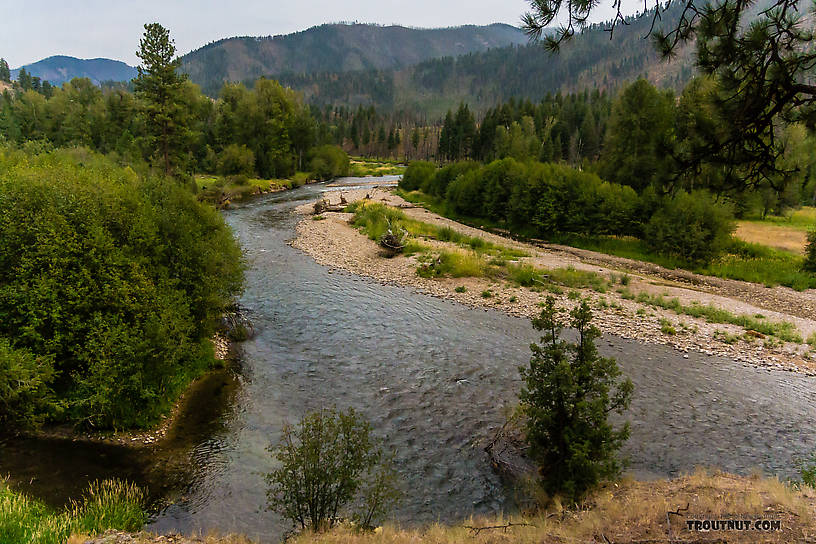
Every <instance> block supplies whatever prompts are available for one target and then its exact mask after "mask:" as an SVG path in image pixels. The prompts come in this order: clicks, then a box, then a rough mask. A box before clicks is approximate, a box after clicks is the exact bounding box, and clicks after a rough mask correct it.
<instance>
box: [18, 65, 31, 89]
mask: <svg viewBox="0 0 816 544" xmlns="http://www.w3.org/2000/svg"><path fill="white" fill-rule="evenodd" d="M17 83H19V84H20V88H22V89H23V90H24V91H30V90H31V76H30V75H29V73H28V72H26V69H25V68H20V73H19V74H17Z"/></svg>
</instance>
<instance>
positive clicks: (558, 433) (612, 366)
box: [519, 297, 632, 500]
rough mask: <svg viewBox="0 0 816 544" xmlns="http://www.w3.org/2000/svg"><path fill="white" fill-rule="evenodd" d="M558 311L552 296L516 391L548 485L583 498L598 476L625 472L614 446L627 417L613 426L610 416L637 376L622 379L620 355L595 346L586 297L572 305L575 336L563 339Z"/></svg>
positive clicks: (621, 406)
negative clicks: (572, 339)
mask: <svg viewBox="0 0 816 544" xmlns="http://www.w3.org/2000/svg"><path fill="white" fill-rule="evenodd" d="M559 313H560V310H558V309H557V308H556V306H555V299H554V298H553V297H547V301H546V303H545V306H544V309H543V310H542V311H541V315H540V316H539V317H538V318H535V319H533V327H534V328H535V329H536V330H538V331H543V336H542V338H541V343H540V344H532V345H531V346H530V349H531V350H532V352H533V355H532V357H531V359H530V364H529V366H528V367H521V368H520V369H519V370H520V371H521V375H522V378H523V379H524V381H525V385H524V387H523V388H522V390H521V393H520V395H519V398H520V400H521V406H522V410H523V411H524V414H525V415H526V416H527V433H526V439H527V442H528V444H529V445H530V453H531V455H532V457H533V459H534V460H535V461H536V462H537V463H538V465H539V467H540V472H541V476H542V481H543V484H544V487H545V489H546V490H547V492H548V493H550V494H560V495H562V496H565V497H566V498H567V499H570V500H580V499H581V498H582V497H583V496H584V495H585V493H586V492H587V491H589V490H590V489H592V488H593V487H594V486H595V485H597V484H598V483H599V482H600V481H601V480H603V479H607V478H612V477H615V476H617V475H618V474H619V473H620V470H621V464H620V462H619V461H618V460H617V459H616V457H615V454H616V452H617V450H618V449H620V447H621V446H622V445H623V443H624V442H625V441H626V439H627V438H628V437H629V424H628V423H626V424H624V425H623V426H621V427H620V428H618V429H615V428H614V427H613V426H612V425H611V424H610V423H609V421H608V420H607V416H608V414H609V413H610V412H613V411H614V412H617V413H622V412H623V411H624V410H625V409H626V408H627V407H628V406H629V402H630V400H631V396H632V382H631V381H630V380H629V379H626V380H623V381H620V380H619V377H620V375H621V371H620V369H619V368H618V365H617V363H616V362H615V359H611V358H605V357H601V356H600V355H599V354H598V351H597V349H596V347H595V340H596V339H597V338H598V337H600V335H601V333H600V331H599V330H598V329H597V328H596V327H595V326H593V325H592V324H591V321H592V311H591V310H590V308H589V305H588V304H587V303H586V301H584V302H582V303H581V304H580V305H579V306H578V307H576V308H575V309H574V310H572V312H570V317H571V323H570V325H571V326H572V327H573V328H574V329H575V330H576V331H577V333H578V341H577V343H575V344H570V343H567V342H565V341H563V340H561V339H560V335H561V330H562V327H563V323H562V321H561V319H560V318H559V315H558V314H559Z"/></svg>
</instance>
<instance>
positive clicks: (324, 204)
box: [314, 195, 346, 215]
mask: <svg viewBox="0 0 816 544" xmlns="http://www.w3.org/2000/svg"><path fill="white" fill-rule="evenodd" d="M340 196H341V197H342V196H343V195H340ZM344 200H345V199H342V200H341V201H340V202H341V203H340V204H332V203H331V202H330V201H328V200H326V199H325V198H321V199H320V200H318V201H317V202H315V203H314V215H319V214H321V213H323V212H342V211H343V210H344V209H346V206H345V204H344V203H343V202H344Z"/></svg>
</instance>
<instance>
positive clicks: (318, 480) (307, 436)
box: [266, 409, 397, 532]
mask: <svg viewBox="0 0 816 544" xmlns="http://www.w3.org/2000/svg"><path fill="white" fill-rule="evenodd" d="M268 451H269V452H270V453H272V455H273V457H274V458H275V460H276V461H277V462H278V463H280V465H281V466H280V468H278V469H277V470H275V471H273V472H270V473H269V474H267V476H266V480H267V483H268V484H269V486H270V488H269V490H268V491H267V497H268V503H269V507H270V508H272V509H274V510H276V511H277V512H278V513H280V514H281V515H282V516H283V517H285V518H287V519H289V520H291V521H292V522H293V523H294V524H296V525H299V526H300V528H301V529H307V528H308V529H311V530H312V531H314V532H318V531H324V530H328V529H330V528H331V527H332V526H333V525H334V524H335V523H336V522H337V521H338V520H339V518H338V516H339V514H340V513H341V511H343V510H345V509H347V507H349V506H350V505H352V503H353V502H354V501H355V499H357V500H358V501H359V502H361V503H362V506H360V507H359V508H358V510H357V511H356V512H354V513H352V514H351V516H352V517H353V518H354V519H356V520H357V521H358V523H360V524H361V525H362V526H363V527H366V528H368V527H370V526H371V523H372V521H373V519H374V518H375V517H377V516H381V515H383V514H384V513H385V512H386V511H387V510H388V508H389V507H390V506H392V505H393V504H394V503H395V502H396V499H397V491H396V486H395V484H396V476H395V474H394V471H393V468H392V466H391V463H390V462H389V461H388V460H385V461H383V452H382V448H381V446H380V444H379V443H378V442H377V441H376V440H375V439H374V438H373V437H372V436H371V425H370V424H369V423H368V422H367V421H365V420H364V419H363V418H362V417H360V416H359V415H358V414H357V413H356V412H355V411H354V410H353V409H349V410H348V412H345V413H343V412H338V411H337V410H335V409H331V410H320V411H317V412H313V413H311V414H308V415H306V416H304V417H303V419H301V420H300V423H299V425H298V426H297V427H292V426H289V425H287V426H285V427H284V429H283V436H282V438H281V440H280V442H279V443H278V445H276V446H274V447H273V446H270V447H269V448H268Z"/></svg>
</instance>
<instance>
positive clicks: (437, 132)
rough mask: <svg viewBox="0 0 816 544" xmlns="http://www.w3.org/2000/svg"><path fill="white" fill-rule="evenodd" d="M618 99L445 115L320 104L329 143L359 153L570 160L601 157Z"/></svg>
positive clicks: (517, 103) (548, 101) (588, 96)
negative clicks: (612, 110) (436, 116)
mask: <svg viewBox="0 0 816 544" xmlns="http://www.w3.org/2000/svg"><path fill="white" fill-rule="evenodd" d="M611 108H612V99H611V98H610V96H609V95H608V93H606V92H602V91H599V90H597V89H596V90H594V91H592V92H589V91H584V92H581V93H573V94H566V95H562V94H556V95H547V96H546V97H545V98H544V99H542V100H541V101H540V102H538V103H533V102H531V101H529V100H516V99H510V100H509V101H507V102H506V103H504V104H499V105H497V106H496V107H493V108H489V109H488V110H487V111H486V112H485V113H483V114H481V115H479V114H477V113H476V112H474V111H473V110H471V109H470V107H469V105H468V104H460V105H459V107H458V108H457V109H456V110H452V111H448V112H447V114H446V115H445V117H444V118H440V119H437V118H428V116H427V115H425V114H423V113H418V112H414V111H411V110H399V111H384V110H379V109H377V108H376V107H374V106H365V107H364V106H358V107H356V108H351V107H346V106H326V107H324V108H317V107H312V113H313V116H314V117H315V118H316V119H318V120H319V128H318V132H319V134H320V138H321V139H322V140H324V141H326V140H327V141H331V142H332V143H334V144H336V145H338V146H341V147H343V148H344V149H345V150H347V151H348V152H349V153H351V154H353V155H361V156H367V157H390V158H403V159H407V160H413V159H421V160H432V161H451V160H460V159H475V160H481V161H490V160H493V159H496V158H504V157H513V158H516V159H518V160H527V159H536V160H542V161H555V162H558V161H562V160H563V161H566V162H568V163H570V164H575V165H579V164H582V163H584V162H585V161H590V162H591V161H594V160H596V159H597V158H598V155H599V154H600V151H601V149H602V147H603V141H604V135H605V132H606V125H607V122H608V119H609V115H610V111H611Z"/></svg>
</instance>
